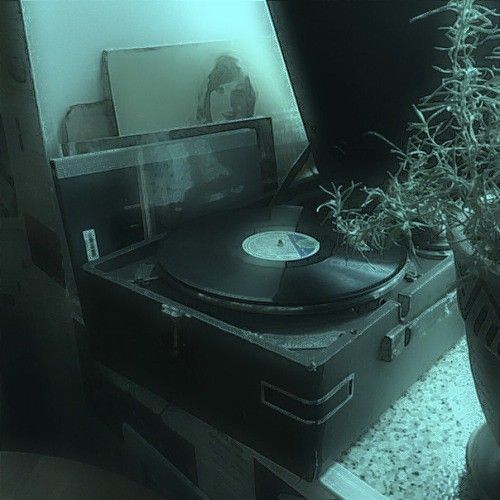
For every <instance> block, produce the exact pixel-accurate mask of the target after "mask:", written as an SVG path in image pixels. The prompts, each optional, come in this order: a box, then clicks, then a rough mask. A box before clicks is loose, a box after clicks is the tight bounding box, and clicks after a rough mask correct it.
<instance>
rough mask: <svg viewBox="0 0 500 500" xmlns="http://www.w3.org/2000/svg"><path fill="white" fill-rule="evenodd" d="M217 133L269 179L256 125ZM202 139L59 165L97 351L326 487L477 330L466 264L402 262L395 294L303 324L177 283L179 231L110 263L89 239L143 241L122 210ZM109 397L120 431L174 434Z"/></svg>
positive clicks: (215, 137)
mask: <svg viewBox="0 0 500 500" xmlns="http://www.w3.org/2000/svg"><path fill="white" fill-rule="evenodd" d="M224 134H226V135H224ZM227 134H230V135H229V136H228V135H227ZM231 134H237V135H236V136H234V135H231ZM207 137H208V138H207V139H206V140H207V141H209V142H210V143H211V144H212V148H213V149H212V153H213V154H215V153H214V151H215V150H216V149H217V148H218V147H221V148H222V149H223V150H224V151H226V153H224V154H225V155H226V156H224V155H222V156H221V154H220V152H219V153H217V154H215V156H216V157H218V158H219V159H221V158H225V160H224V161H226V163H225V165H226V167H228V168H230V165H231V164H233V166H235V168H244V167H245V165H246V168H251V169H252V171H253V172H255V163H258V159H259V158H260V157H261V155H260V153H259V151H260V147H258V144H257V142H256V135H255V133H254V132H253V131H252V129H251V128H248V127H247V128H245V125H244V124H243V129H242V130H239V131H238V130H233V131H226V132H222V135H221V133H219V134H212V135H211V136H207ZM186 140H187V141H188V143H189V140H190V139H189V138H188V139H186ZM233 140H236V142H234V141H233ZM246 141H247V142H246ZM188 143H184V145H183V146H182V147H180V143H179V142H178V140H174V141H165V142H157V143H152V144H143V145H136V146H127V147H123V148H115V149H113V150H105V151H101V152H94V153H87V154H83V155H76V156H69V157H66V158H59V159H56V160H54V161H53V166H54V172H55V176H56V180H57V186H58V191H59V197H60V202H61V207H62V209H63V212H64V221H65V225H66V231H67V233H68V240H69V243H70V248H71V251H72V254H73V255H74V256H78V258H79V260H80V262H83V261H85V260H86V259H87V257H89V258H91V260H90V262H88V263H87V264H85V265H84V266H83V269H82V270H80V271H79V272H78V273H77V276H78V285H79V288H80V291H81V293H80V296H81V299H82V307H83V312H84V319H85V323H86V327H87V332H88V335H89V338H90V343H91V351H92V356H93V357H94V359H96V360H97V361H99V362H100V363H101V364H102V365H104V366H108V367H110V368H112V369H113V370H115V371H116V372H118V373H121V374H123V375H125V376H127V377H128V378H130V379H131V380H133V381H134V382H135V383H137V384H139V385H141V386H143V387H146V388H147V389H149V390H150V391H151V392H153V393H156V394H158V395H159V396H161V397H163V398H165V399H166V400H167V401H172V402H173V403H174V404H176V405H178V406H180V407H182V408H184V409H185V410H187V411H188V412H190V413H192V414H193V415H196V416H198V417H199V418H200V419H202V420H204V421H206V422H207V423H209V424H210V425H212V426H214V427H215V428H217V429H219V430H221V431H223V432H225V433H227V434H229V435H230V436H232V437H234V438H235V439H237V440H238V441H241V442H242V443H244V444H246V445H247V446H250V447H251V448H253V449H255V450H257V451H258V452H259V453H261V454H262V455H264V456H266V457H268V458H269V459H271V460H273V461H274V462H276V463H278V464H280V465H282V466H283V467H285V468H287V469H288V470H290V471H292V472H294V473H296V474H297V475H298V476H300V477H303V478H305V479H307V480H312V479H313V478H316V477H318V476H319V475H320V474H321V473H322V472H323V471H324V470H325V469H326V468H327V467H328V465H329V464H330V463H331V462H332V461H333V460H335V458H337V457H338V456H339V454H340V453H341V452H343V451H344V450H345V449H346V448H348V447H349V445H350V444H351V443H353V442H354V441H355V440H356V438H357V437H358V436H359V435H360V434H361V433H362V432H363V431H364V430H365V429H366V428H367V427H368V426H369V425H370V424H371V423H373V422H374V421H375V420H376V419H377V418H378V416H379V415H380V414H381V413H382V412H383V411H385V410H386V409H387V408H388V407H389V406H390V405H391V404H392V403H393V402H394V401H395V400H396V399H397V398H398V397H399V396H400V395H401V394H402V393H403V392H404V391H405V390H406V388H407V387H408V386H409V385H410V384H412V383H413V382H414V381H415V380H416V379H417V378H418V377H419V376H420V375H421V374H423V373H424V372H425V371H426V370H427V369H428V368H429V367H430V366H431V365H432V364H433V363H434V362H435V361H436V359H437V358H438V357H439V356H441V355H442V354H443V353H444V352H445V351H446V350H447V349H448V348H450V347H451V346H452V345H453V344H454V343H455V342H456V341H457V340H458V339H459V338H460V336H461V335H462V334H463V328H462V325H461V322H460V320H459V318H458V315H457V314H456V306H455V293H454V290H453V282H454V268H453V262H452V258H451V257H450V256H449V255H446V254H438V255H434V259H426V258H422V259H420V267H419V268H418V269H416V268H415V265H414V263H412V262H407V261H406V259H402V260H401V262H400V264H399V265H397V266H396V267H395V270H394V273H393V274H392V275H391V280H390V283H389V286H388V287H384V286H380V287H378V288H376V289H375V290H374V291H373V293H371V294H370V295H369V296H367V297H365V299H367V300H363V301H356V300H354V301H353V302H352V303H350V304H349V306H348V307H347V306H345V305H343V306H342V307H340V308H337V310H335V311H323V312H316V313H314V314H297V313H296V312H295V314H291V315H288V314H286V315H282V314H281V315H280V314H266V312H265V311H260V312H258V313H255V312H245V311H242V310H232V309H230V308H227V307H223V306H218V305H215V304H213V303H207V302H205V301H203V300H200V299H197V298H196V297H193V296H192V295H189V294H186V293H185V291H183V290H182V289H180V288H177V287H175V286H174V285H173V284H172V283H170V282H167V281H164V280H163V279H162V275H161V268H160V266H159V265H158V251H159V247H160V246H161V244H162V240H163V239H164V237H165V235H166V234H170V233H171V232H172V230H171V229H169V230H167V232H166V233H161V234H156V235H154V236H152V237H149V238H147V239H146V240H144V241H139V242H137V243H133V244H132V245H129V246H126V247H125V248H123V249H120V250H117V251H115V252H112V253H109V254H108V255H106V256H105V257H102V258H98V259H96V257H97V255H92V244H90V246H89V240H88V239H86V238H85V237H84V234H82V233H84V232H85V231H87V230H88V229H89V227H90V226H93V227H94V228H95V234H96V237H95V239H94V242H93V244H97V245H101V246H100V248H101V251H102V249H103V248H104V249H105V251H106V252H107V253H108V252H110V250H112V247H111V246H110V243H109V242H110V241H112V240H113V238H112V236H113V232H116V231H118V230H119V228H121V230H122V232H121V235H122V237H127V238H129V241H130V240H132V241H133V238H137V240H141V238H140V237H139V236H140V235H139V234H136V233H134V231H132V232H129V234H128V236H127V235H126V233H125V229H126V228H130V226H134V225H135V224H132V223H131V222H134V221H133V220H132V221H130V220H123V218H122V216H121V214H123V213H124V212H123V210H118V209H117V207H118V206H119V204H120V203H121V204H122V206H123V204H127V205H132V206H137V204H138V203H139V202H140V198H141V196H140V193H139V191H140V190H139V188H138V184H137V183H138V179H141V178H143V176H144V174H145V172H146V170H147V168H148V166H151V165H152V166H153V167H154V166H155V165H158V163H159V162H160V160H161V159H162V158H167V159H168V160H169V161H170V162H171V163H170V164H172V165H173V163H172V162H173V160H175V155H176V154H179V151H181V152H182V151H184V153H183V154H185V153H186V151H188V153H189V150H190V148H191V151H198V152H199V151H203V150H204V149H203V148H201V149H200V148H198V149H196V148H194V149H192V148H193V147H194V146H193V143H191V146H186V144H188ZM235 145H237V147H236V146H235ZM252 152H253V153H252ZM212 153H210V152H209V154H212ZM162 155H163V156H162ZM252 155H254V156H252ZM252 158H253V160H252ZM244 159H246V160H247V163H246V164H245V163H244ZM249 159H250V160H251V161H250V160H249ZM252 161H253V162H254V164H252ZM227 162H229V163H227ZM141 172H142V173H141ZM257 172H259V177H260V178H268V176H267V174H266V175H261V173H260V170H259V169H258V170H257ZM138 173H140V174H141V175H138ZM107 176H108V179H109V182H111V181H112V182H113V185H114V186H121V188H120V189H115V191H114V193H115V196H114V197H111V198H110V197H107V198H105V199H102V200H101V202H102V203H103V204H104V205H101V206H100V211H99V210H96V207H95V203H96V202H95V197H92V196H90V194H91V193H93V194H94V195H95V190H94V186H95V185H96V184H97V183H100V185H101V186H103V185H105V184H103V181H104V180H105V179H106V178H107ZM109 176H111V177H109ZM243 177H244V176H243ZM271 177H272V176H271ZM130 186H135V187H134V189H132V190H131V189H130ZM265 191H266V190H265V189H263V192H265ZM257 194H259V193H257V192H256V193H253V194H252V196H255V195H257ZM261 194H262V193H260V194H259V195H261ZM134 196H135V198H134ZM143 198H144V197H143ZM257 198H258V196H257ZM257 198H254V201H255V199H257ZM247 201H250V198H249V199H248V200H247ZM292 201H293V200H292ZM105 204H108V206H107V210H108V211H107V212H104V213H103V211H102V209H103V208H106V205H105ZM261 204H262V203H261ZM139 205H140V203H139ZM113 207H114V209H113ZM217 208H218V210H219V212H215V213H219V214H220V217H221V221H222V223H223V224H224V220H225V219H224V213H225V211H226V213H227V210H231V212H234V209H230V208H227V207H224V206H218V207H217ZM199 210H200V211H201V212H204V211H207V210H209V208H208V205H203V204H200V207H199ZM299 210H301V209H300V208H299ZM125 213H127V211H125ZM140 213H141V214H144V213H145V211H144V210H142V211H141V212H140ZM92 214H93V215H92ZM135 217H137V218H138V219H139V220H144V215H137V214H136V215H135ZM226 219H227V217H226ZM195 220H196V219H195ZM189 222H190V221H189V219H187V220H184V221H183V222H182V224H185V223H188V224H189ZM177 224H179V222H177ZM153 226H154V224H153ZM135 231H137V230H135ZM106 238H107V239H106ZM116 241H117V240H116V238H115V240H114V244H116ZM91 243H92V242H91ZM94 251H95V249H94ZM89 252H90V253H89ZM436 257H437V259H436ZM94 259H95V260H94ZM100 384H101V385H100ZM99 387H101V389H99ZM101 390H102V383H101V382H99V381H97V385H96V386H95V387H94V389H93V390H92V398H93V399H94V403H95V404H96V405H97V406H98V407H100V408H101V412H102V414H103V416H104V418H106V419H108V420H111V421H112V422H111V423H112V424H113V425H116V426H118V428H121V424H122V423H123V422H128V423H131V425H132V424H133V427H134V428H136V429H137V428H140V429H139V430H138V431H139V432H141V431H143V429H148V428H149V429H151V428H154V427H155V426H157V425H160V424H159V423H158V422H156V423H155V419H154V415H147V414H145V413H144V411H142V410H141V411H139V410H138V409H135V410H134V405H133V404H132V406H130V404H129V405H125V406H120V405H118V407H119V408H120V409H119V410H118V411H112V410H111V409H112V408H113V407H114V406H115V405H116V404H117V403H116V401H113V398H109V394H108V395H104V396H101V397H100V396H99V395H100V394H106V393H105V392H104V393H102V392H101ZM96 398H97V400H96ZM139 406H140V404H139V402H138V404H137V407H139ZM159 435H161V433H159ZM157 439H159V440H161V437H158V438H157Z"/></svg>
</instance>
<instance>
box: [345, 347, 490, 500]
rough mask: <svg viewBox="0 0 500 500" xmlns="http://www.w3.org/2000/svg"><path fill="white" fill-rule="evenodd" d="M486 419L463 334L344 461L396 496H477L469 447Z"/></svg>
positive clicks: (443, 499)
mask: <svg viewBox="0 0 500 500" xmlns="http://www.w3.org/2000/svg"><path fill="white" fill-rule="evenodd" d="M483 422H484V417H483V414H482V411H481V407H480V405H479V401H478V399H477V397H476V393H475V390H474V384H473V380H472V374H471V371H470V367H469V360H468V354H467V344H466V341H465V339H462V340H461V341H460V342H459V343H458V344H457V345H456V346H455V347H454V348H453V349H451V350H450V351H449V352H448V353H447V354H445V355H444V356H443V357H442V358H441V360H440V361H438V363H437V364H436V365H434V367H432V368H431V369H430V370H429V371H428V372H427V373H426V374H425V375H424V376H423V377H422V378H421V379H420V380H418V381H417V382H416V383H415V384H414V385H413V386H412V387H411V388H410V389H409V390H408V392H407V393H406V394H405V395H404V396H403V397H402V398H400V399H399V400H398V401H397V402H396V403H395V404H394V405H393V406H392V407H391V408H389V410H387V411H386V412H385V413H384V414H383V415H382V417H381V418H380V420H379V421H378V422H377V424H376V425H374V426H373V427H372V428H371V429H370V430H369V431H368V432H367V433H366V434H365V435H364V436H363V437H362V438H361V439H360V440H359V441H358V443H356V444H355V445H354V446H353V447H352V448H351V449H350V450H349V451H348V452H346V453H345V454H344V456H343V458H342V460H341V461H340V463H341V464H343V465H344V466H345V467H347V468H348V469H349V470H351V471H352V472H353V473H355V474H356V475H357V476H359V477H360V478H361V479H363V480H364V481H365V482H366V483H368V484H369V485H371V486H372V487H374V488H376V489H377V490H378V491H380V493H382V494H384V495H386V496H387V497H388V498H391V499H405V500H410V499H411V500H413V499H415V500H419V499H425V500H434V499H435V500H451V499H460V500H472V499H477V498H478V496H477V495H476V494H475V492H474V488H473V486H472V484H471V481H470V478H469V475H468V473H467V470H466V466H465V447H466V444H467V440H468V438H469V435H470V434H471V432H472V431H473V430H474V429H476V428H477V427H478V426H479V425H480V424H482V423H483Z"/></svg>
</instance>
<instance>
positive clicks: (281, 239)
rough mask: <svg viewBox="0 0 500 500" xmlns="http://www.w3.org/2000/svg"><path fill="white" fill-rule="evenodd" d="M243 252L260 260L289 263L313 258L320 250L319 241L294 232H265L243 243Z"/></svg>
mask: <svg viewBox="0 0 500 500" xmlns="http://www.w3.org/2000/svg"><path fill="white" fill-rule="evenodd" d="M241 246H242V247H243V250H244V251H245V252H246V253H247V254H249V255H251V256H252V257H256V258H258V259H265V260H274V261H281V262H283V261H289V260H302V259H307V258H308V257H311V256H312V255H314V254H316V253H317V252H318V250H319V247H320V245H319V241H318V240H316V239H315V238H313V237H312V236H309V235H307V234H303V233H296V232H294V231H265V232H262V233H256V234H252V236H249V237H248V238H246V239H245V241H243V243H242V245H241Z"/></svg>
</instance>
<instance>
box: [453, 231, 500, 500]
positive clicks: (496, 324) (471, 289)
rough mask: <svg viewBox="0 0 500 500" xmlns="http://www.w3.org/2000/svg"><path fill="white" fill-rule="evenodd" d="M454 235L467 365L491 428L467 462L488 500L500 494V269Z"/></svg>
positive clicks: (478, 436) (472, 444)
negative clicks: (476, 257) (481, 261)
mask: <svg viewBox="0 0 500 500" xmlns="http://www.w3.org/2000/svg"><path fill="white" fill-rule="evenodd" d="M462 238H463V235H462V234H460V232H459V231H458V230H455V231H452V232H451V234H450V241H451V242H452V243H451V246H452V249H453V253H454V256H455V268H456V272H457V299H458V306H459V308H460V312H461V314H462V317H463V319H464V322H465V327H466V337H467V344H468V348H469V360H470V366H471V370H472V376H473V378H474V384H475V387H476V392H477V396H478V399H479V402H480V403H481V407H482V410H483V413H484V416H485V418H486V424H487V429H480V430H479V431H477V432H475V433H474V434H473V435H472V436H471V438H470V440H469V445H468V449H467V463H468V465H469V467H470V471H471V474H472V476H473V478H474V479H475V480H476V482H477V483H478V487H479V489H480V490H482V491H483V495H484V497H485V498H492V499H493V498H498V494H499V492H500V270H499V269H498V268H499V267H500V266H496V267H495V266H493V265H491V266H489V267H481V268H479V267H478V266H476V265H475V264H474V261H473V259H472V247H471V245H470V243H469V242H460V243H457V241H459V240H460V239H462Z"/></svg>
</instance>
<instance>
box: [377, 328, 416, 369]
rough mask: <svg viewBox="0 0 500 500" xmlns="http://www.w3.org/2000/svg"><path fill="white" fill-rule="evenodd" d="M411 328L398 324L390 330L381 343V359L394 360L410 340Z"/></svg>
mask: <svg viewBox="0 0 500 500" xmlns="http://www.w3.org/2000/svg"><path fill="white" fill-rule="evenodd" d="M410 337H411V330H410V328H408V327H407V326H406V325H398V326H396V327H395V328H393V329H392V330H391V331H390V332H388V333H387V334H386V335H385V336H384V338H383V339H382V342H381V344H380V359H381V360H382V361H392V360H393V359H395V358H397V357H398V356H399V355H400V354H401V353H402V352H403V349H404V348H405V346H407V345H408V344H409V342H410Z"/></svg>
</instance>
